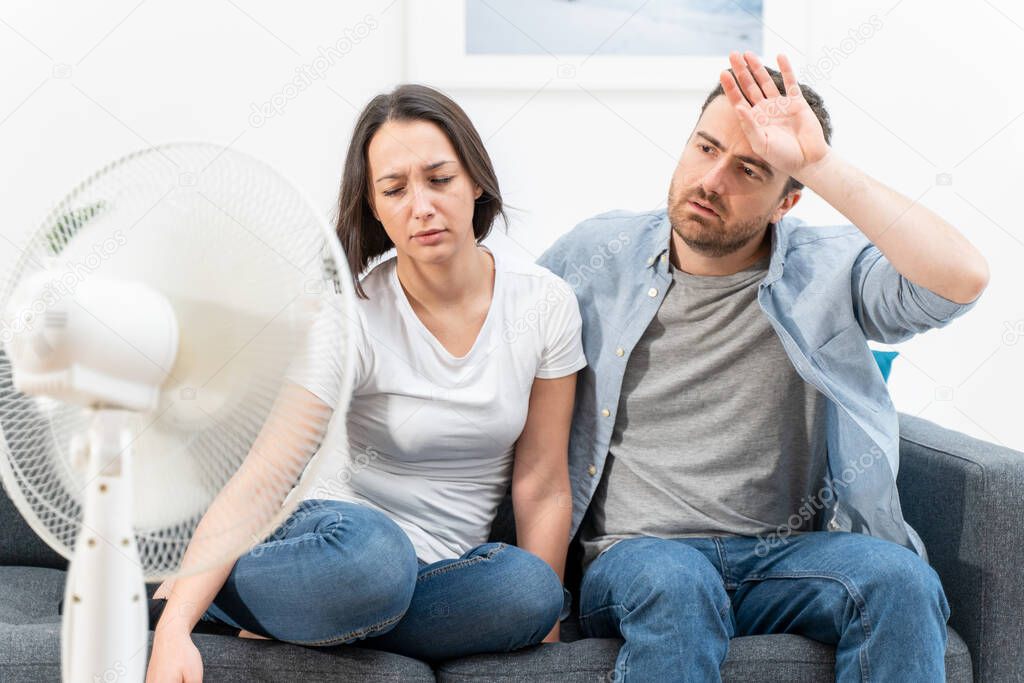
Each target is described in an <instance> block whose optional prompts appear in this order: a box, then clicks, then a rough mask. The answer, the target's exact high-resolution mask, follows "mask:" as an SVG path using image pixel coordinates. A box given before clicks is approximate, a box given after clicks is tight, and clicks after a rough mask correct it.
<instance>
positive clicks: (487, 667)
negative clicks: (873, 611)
mask: <svg viewBox="0 0 1024 683" xmlns="http://www.w3.org/2000/svg"><path fill="white" fill-rule="evenodd" d="M562 630H563V640H568V639H569V638H571V637H572V636H573V635H574V634H576V633H577V629H576V627H575V624H573V623H571V622H568V621H567V622H566V623H563V626H562ZM621 644H622V641H621V640H619V639H617V638H586V639H583V640H577V641H574V642H561V643H549V644H544V645H538V646H536V647H532V648H527V649H524V650H519V651H517V652H512V653H509V654H503V655H477V656H475V657H464V658H462V659H457V660H453V661H450V662H444V663H442V664H440V665H439V666H438V667H437V680H438V681H440V682H444V681H449V682H451V683H456V682H459V681H463V682H464V681H527V680H528V681H540V682H542V683H576V682H579V683H583V682H584V681H586V682H587V683H592V682H593V681H595V680H600V681H619V680H622V676H621V675H620V674H619V672H617V671H615V658H616V657H617V655H618V653H619V646H620V645H621ZM722 680H723V681H733V682H738V681H744V682H755V681H763V682H764V683H787V682H790V681H791V682H792V683H806V682H808V681H822V682H825V681H829V682H830V683H831V682H833V681H835V649H834V648H833V647H831V646H829V645H825V644H822V643H819V642H816V641H813V640H810V639H809V638H804V637H803V636H796V635H785V634H779V635H770V636H747V637H742V638H733V639H732V641H730V643H729V655H728V657H727V658H726V660H725V664H724V665H723V666H722ZM946 680H947V681H964V682H969V681H971V680H972V677H971V656H970V653H969V652H968V651H967V646H966V645H965V644H964V642H963V640H961V638H960V636H959V635H957V634H956V632H955V631H953V630H952V629H949V646H948V648H947V649H946Z"/></svg>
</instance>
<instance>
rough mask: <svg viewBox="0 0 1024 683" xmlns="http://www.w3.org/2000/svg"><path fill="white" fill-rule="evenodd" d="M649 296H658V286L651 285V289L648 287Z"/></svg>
mask: <svg viewBox="0 0 1024 683" xmlns="http://www.w3.org/2000/svg"><path fill="white" fill-rule="evenodd" d="M647 296H649V297H651V298H652V299H653V298H654V297H656V296H658V288H657V287H651V288H650V289H648V290H647Z"/></svg>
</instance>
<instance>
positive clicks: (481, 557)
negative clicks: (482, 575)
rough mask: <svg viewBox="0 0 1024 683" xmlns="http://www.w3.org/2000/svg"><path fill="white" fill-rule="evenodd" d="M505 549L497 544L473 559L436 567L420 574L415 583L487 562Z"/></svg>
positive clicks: (502, 544) (505, 544) (500, 544)
mask: <svg viewBox="0 0 1024 683" xmlns="http://www.w3.org/2000/svg"><path fill="white" fill-rule="evenodd" d="M507 547H508V544H507V543H499V544H498V545H497V546H495V547H494V548H492V549H490V550H488V551H487V552H486V553H485V554H483V555H474V556H473V557H467V558H464V559H461V560H458V561H457V562H451V563H449V564H446V565H445V566H443V567H438V568H437V569H431V570H430V571H429V572H426V573H424V574H420V575H419V576H418V577H417V578H416V583H419V582H420V581H423V580H425V579H429V578H433V577H435V576H439V575H441V574H444V573H446V572H450V571H454V570H456V569H462V568H463V567H468V566H470V565H474V564H477V563H478V562H483V561H484V560H489V559H491V558H492V557H494V556H495V555H497V554H498V553H499V552H501V551H502V550H504V549H505V548H507Z"/></svg>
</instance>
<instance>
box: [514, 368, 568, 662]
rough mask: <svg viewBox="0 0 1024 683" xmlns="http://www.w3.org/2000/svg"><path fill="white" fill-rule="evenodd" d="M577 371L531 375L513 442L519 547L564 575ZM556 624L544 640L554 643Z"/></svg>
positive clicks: (515, 505) (515, 509) (555, 640)
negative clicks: (521, 420) (544, 376)
mask: <svg viewBox="0 0 1024 683" xmlns="http://www.w3.org/2000/svg"><path fill="white" fill-rule="evenodd" d="M575 395H576V373H573V374H571V375H568V376H566V377H559V378H557V379H535V380H533V389H532V391H531V392H530V407H529V412H528V414H527V416H526V426H525V427H524V428H523V433H522V435H520V437H519V440H518V441H517V442H516V452H515V464H514V467H513V471H512V509H513V511H514V513H515V519H516V539H517V541H518V544H519V547H520V548H522V549H523V550H526V551H528V552H531V553H533V554H534V555H536V556H537V557H540V558H541V559H542V560H544V561H545V562H547V563H548V564H549V565H551V568H552V569H554V570H555V573H556V574H558V578H559V580H562V578H563V577H564V573H565V555H566V552H567V550H568V548H569V529H570V528H571V527H572V491H571V489H570V487H569V462H568V461H569V424H570V422H571V420H572V409H573V400H574V399H575ZM558 627H559V625H558V623H556V624H555V627H554V628H553V629H552V630H551V633H549V634H548V635H547V637H546V638H544V642H557V641H558V636H559V628H558Z"/></svg>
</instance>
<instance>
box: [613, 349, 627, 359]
mask: <svg viewBox="0 0 1024 683" xmlns="http://www.w3.org/2000/svg"><path fill="white" fill-rule="evenodd" d="M615 355H616V356H618V357H619V358H622V357H623V356H624V355H626V350H625V349H624V348H622V347H621V346H620V347H619V348H617V349H615Z"/></svg>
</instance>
